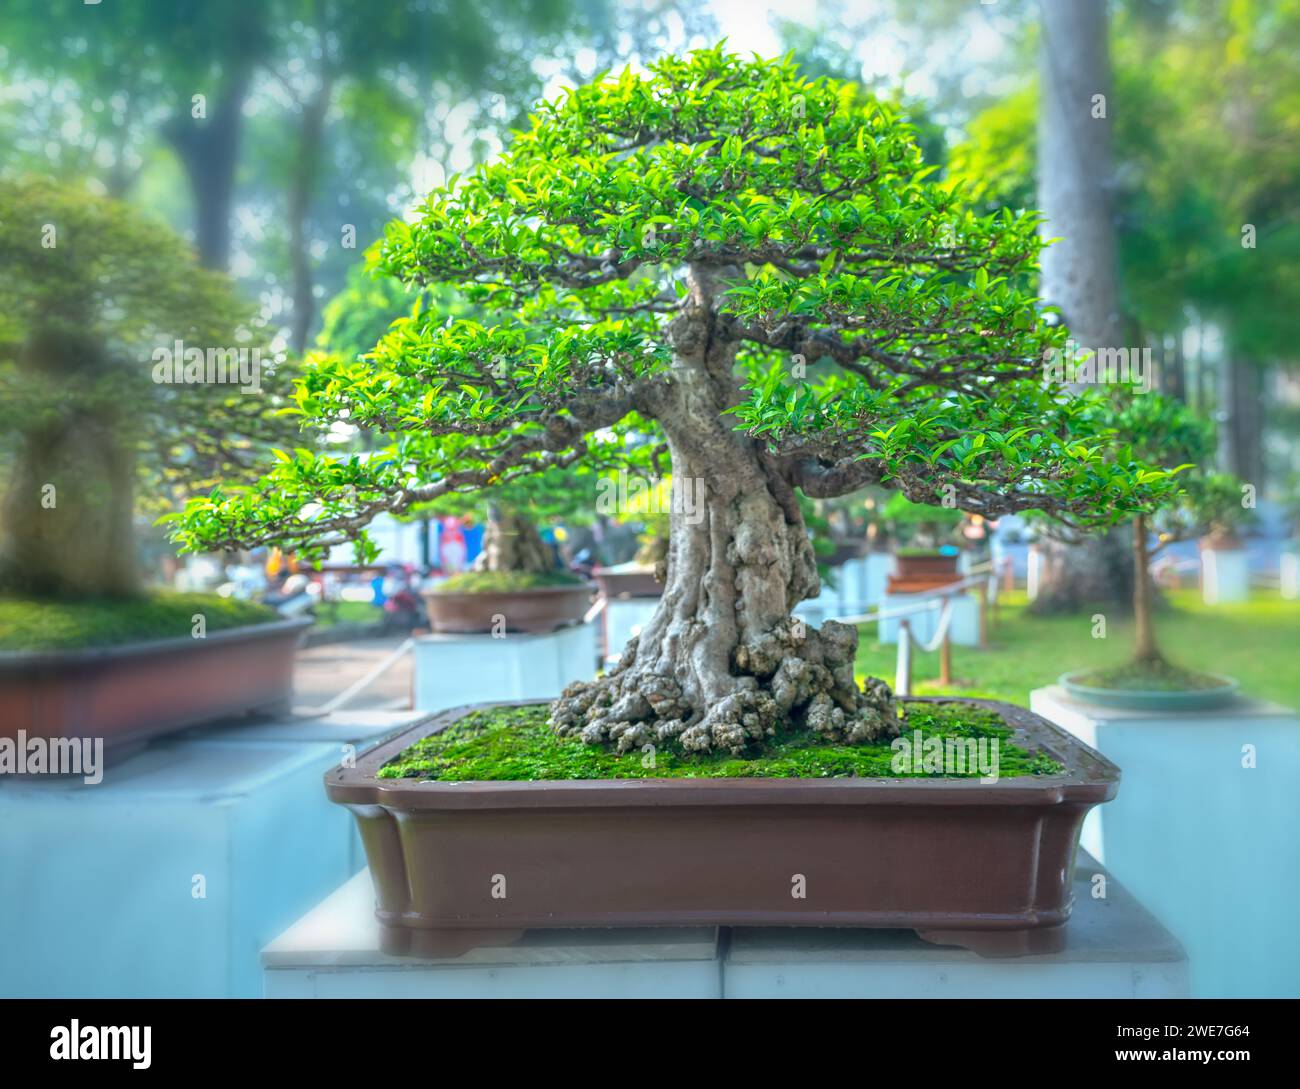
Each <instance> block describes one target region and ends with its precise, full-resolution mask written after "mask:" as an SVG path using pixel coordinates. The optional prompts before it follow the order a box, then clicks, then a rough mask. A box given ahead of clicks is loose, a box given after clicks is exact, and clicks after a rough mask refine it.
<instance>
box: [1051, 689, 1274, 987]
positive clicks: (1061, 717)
mask: <svg viewBox="0 0 1300 1089" xmlns="http://www.w3.org/2000/svg"><path fill="white" fill-rule="evenodd" d="M1030 706H1031V708H1032V709H1033V710H1034V711H1036V712H1037V713H1038V714H1040V715H1043V716H1045V717H1046V718H1048V719H1051V720H1052V721H1053V722H1055V723H1057V724H1058V725H1059V726H1062V727H1064V728H1065V729H1066V730H1069V731H1070V732H1071V733H1072V734H1074V735H1075V736H1076V737H1078V738H1079V739H1080V740H1081V741H1083V742H1084V743H1085V744H1088V745H1091V746H1092V747H1093V748H1095V749H1098V750H1100V751H1101V752H1102V753H1104V754H1105V755H1106V756H1107V757H1108V758H1109V759H1111V760H1112V761H1114V762H1115V763H1116V764H1118V765H1119V767H1120V769H1121V771H1122V772H1123V780H1122V782H1121V784H1120V790H1119V796H1118V797H1117V798H1116V799H1115V800H1114V801H1110V802H1107V803H1106V804H1105V805H1102V806H1098V807H1097V808H1096V809H1094V810H1093V811H1092V812H1091V813H1090V814H1089V815H1088V817H1087V819H1086V821H1085V822H1084V826H1083V837H1082V842H1083V845H1084V847H1086V848H1087V849H1088V850H1089V851H1090V852H1091V853H1092V854H1094V855H1095V856H1096V857H1097V858H1099V859H1100V860H1101V861H1102V862H1104V863H1105V865H1106V866H1107V867H1108V868H1109V869H1110V870H1111V871H1112V872H1113V873H1114V874H1115V876H1116V877H1117V878H1118V879H1119V880H1120V881H1122V882H1124V883H1125V885H1127V886H1128V887H1129V888H1130V889H1131V890H1132V891H1133V893H1134V895H1135V896H1137V897H1138V898H1139V899H1140V900H1141V901H1142V903H1143V904H1144V905H1145V906H1146V907H1148V908H1149V909H1150V910H1151V911H1153V912H1154V913H1155V914H1156V915H1157V916H1158V917H1159V918H1160V920H1161V921H1162V922H1163V923H1164V924H1165V925H1166V926H1168V927H1169V929H1170V930H1172V931H1173V932H1174V934H1176V935H1177V936H1178V938H1179V939H1180V940H1181V941H1182V943H1183V945H1184V946H1185V947H1186V948H1187V953H1188V957H1189V960H1190V964H1191V980H1192V994H1193V995H1194V996H1196V997H1212V998H1225V997H1231V998H1235V997H1252V998H1254V997H1259V998H1263V997H1282V996H1287V997H1297V996H1300V928H1297V926H1296V904H1297V903H1300V835H1297V832H1296V818H1297V812H1298V811H1300V803H1297V800H1296V799H1297V792H1296V784H1297V782H1300V720H1297V717H1296V714H1295V712H1292V711H1287V710H1285V709H1284V708H1281V707H1277V706H1273V705H1269V704H1263V703H1256V702H1250V701H1244V700H1243V701H1242V702H1241V704H1240V705H1239V706H1237V707H1234V708H1229V709H1223V710H1217V711H1201V712H1192V713H1188V712H1183V713H1179V714H1160V713H1156V712H1141V711H1123V710H1115V709H1111V708H1102V707H1094V706H1092V705H1089V704H1083V703H1079V702H1076V701H1074V700H1072V699H1071V698H1070V697H1069V696H1068V695H1067V694H1066V693H1065V692H1064V690H1063V689H1061V688H1059V687H1058V686H1055V685H1053V686H1051V687H1048V688H1040V689H1038V690H1036V691H1035V692H1033V693H1032V695H1031V697H1030ZM1251 762H1253V764H1254V766H1253V767H1251V766H1247V765H1249V764H1250V763H1251Z"/></svg>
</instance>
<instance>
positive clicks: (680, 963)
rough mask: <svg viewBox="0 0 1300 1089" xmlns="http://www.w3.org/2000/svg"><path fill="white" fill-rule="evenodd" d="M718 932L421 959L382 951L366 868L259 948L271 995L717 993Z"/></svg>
mask: <svg viewBox="0 0 1300 1089" xmlns="http://www.w3.org/2000/svg"><path fill="white" fill-rule="evenodd" d="M717 958H718V943H717V930H716V929H715V928H712V927H683V928H676V927H671V928H664V929H623V928H618V927H611V928H606V929H593V930H533V931H529V932H528V933H527V934H525V935H524V937H523V938H522V939H520V940H519V941H518V942H516V943H515V944H514V945H507V946H497V947H491V946H488V947H484V948H480V949H472V950H470V951H469V952H468V953H466V954H464V956H460V957H454V958H447V959H439V960H424V959H419V958H414V957H395V956H390V955H389V954H386V953H381V952H380V951H379V930H378V924H377V923H376V922H375V894H374V888H373V886H372V885H371V882H370V873H369V871H365V872H362V873H359V874H357V875H356V877H354V878H353V879H352V880H350V881H349V882H347V884H345V885H343V887H342V888H340V889H338V890H337V891H336V892H335V893H334V894H333V895H332V896H330V897H329V898H328V899H326V900H325V901H324V902H323V903H321V904H320V905H318V906H317V907H316V908H315V909H313V910H312V911H311V912H310V913H308V914H307V915H305V916H304V917H303V918H301V919H299V920H298V922H296V923H295V924H294V925H293V926H291V927H290V928H289V929H288V930H286V931H285V932H284V933H283V934H281V935H280V936H279V937H278V938H276V939H275V941H273V942H272V943H271V944H270V945H268V946H267V947H266V949H265V950H264V951H263V953H262V963H263V965H264V967H265V976H264V979H265V994H266V997H267V998H719V997H721V993H722V985H721V984H722V981H721V974H720V972H719V970H718V959H717Z"/></svg>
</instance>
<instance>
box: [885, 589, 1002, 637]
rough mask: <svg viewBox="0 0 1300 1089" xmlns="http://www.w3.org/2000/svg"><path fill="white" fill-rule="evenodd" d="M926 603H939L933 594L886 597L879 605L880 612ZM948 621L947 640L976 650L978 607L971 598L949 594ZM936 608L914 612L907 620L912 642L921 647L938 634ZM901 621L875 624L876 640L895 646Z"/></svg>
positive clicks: (890, 595)
mask: <svg viewBox="0 0 1300 1089" xmlns="http://www.w3.org/2000/svg"><path fill="white" fill-rule="evenodd" d="M926 600H935V601H940V600H942V599H941V598H936V597H934V596H933V592H931V593H924V594H886V595H885V596H884V597H883V598H882V599H881V601H880V608H881V610H882V611H888V610H890V609H906V608H908V607H910V606H914V605H917V604H919V603H921V602H923V601H926ZM951 600H952V619H951V620H950V621H949V622H948V639H949V640H950V641H951V643H952V644H953V646H957V647H977V646H979V642H980V606H979V600H978V599H977V598H976V597H975V595H974V594H971V593H967V592H962V593H958V594H953V595H952V597H951ZM939 615H940V610H939V609H938V608H934V609H926V610H924V611H917V612H915V613H912V614H911V615H910V616H908V617H907V618H906V619H907V622H908V626H909V627H910V628H911V629H912V638H913V639H914V640H915V641H917V642H921V643H928V642H929V641H930V640H931V639H933V638H934V636H935V633H936V632H937V631H938V630H939ZM901 619H903V618H902V617H886V618H885V619H884V620H881V621H880V622H879V624H878V627H879V634H877V636H876V638H877V639H878V640H879V641H880V642H882V643H897V642H898V628H899V621H900V620H901Z"/></svg>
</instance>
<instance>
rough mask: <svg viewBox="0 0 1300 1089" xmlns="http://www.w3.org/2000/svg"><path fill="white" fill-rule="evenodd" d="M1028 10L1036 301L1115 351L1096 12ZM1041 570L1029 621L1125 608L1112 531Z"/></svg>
mask: <svg viewBox="0 0 1300 1089" xmlns="http://www.w3.org/2000/svg"><path fill="white" fill-rule="evenodd" d="M1038 11H1039V26H1040V31H1041V33H1040V44H1039V88H1040V89H1039V107H1038V109H1039V113H1038V206H1039V208H1040V209H1041V210H1042V212H1043V214H1044V216H1045V217H1046V218H1045V222H1044V224H1043V234H1044V236H1045V237H1047V238H1059V239H1060V241H1059V242H1055V243H1053V244H1052V245H1051V246H1049V247H1048V248H1047V249H1046V250H1045V251H1044V252H1043V257H1042V277H1041V282H1040V288H1039V293H1040V294H1041V296H1042V299H1043V302H1044V303H1048V304H1052V305H1055V306H1057V307H1059V308H1060V310H1061V316H1062V318H1063V319H1064V322H1065V324H1066V325H1067V326H1069V329H1070V335H1071V337H1072V338H1073V339H1074V340H1075V341H1076V342H1077V343H1078V344H1079V345H1080V346H1081V347H1083V348H1084V349H1087V350H1089V351H1096V350H1097V349H1099V348H1103V347H1120V346H1121V345H1120V343H1119V341H1120V337H1121V325H1120V315H1119V264H1118V258H1117V256H1116V238H1115V222H1114V215H1113V212H1112V209H1111V188H1112V159H1111V146H1110V116H1111V113H1110V111H1111V109H1112V107H1113V103H1112V102H1111V101H1110V90H1111V72H1110V53H1109V49H1108V47H1107V32H1108V26H1107V19H1106V3H1105V0H1070V2H1069V3H1062V2H1061V0H1039V3H1038ZM1097 96H1102V97H1101V98H1100V99H1099V98H1097ZM1133 346H1134V347H1136V345H1133ZM1043 563H1044V566H1043V572H1042V578H1041V580H1040V583H1039V593H1038V597H1037V599H1036V600H1035V601H1034V604H1033V608H1034V611H1036V612H1054V611H1059V610H1074V609H1078V608H1080V607H1082V606H1083V605H1085V604H1102V605H1117V606H1121V607H1124V608H1127V607H1128V605H1129V604H1130V603H1131V601H1132V596H1131V590H1132V574H1133V572H1132V554H1131V549H1130V548H1129V547H1127V544H1126V543H1125V542H1123V541H1122V540H1121V538H1120V537H1119V536H1118V535H1117V534H1116V533H1115V532H1114V531H1112V532H1111V533H1109V534H1103V535H1099V536H1097V537H1094V538H1091V539H1089V540H1088V541H1085V542H1084V543H1083V544H1080V545H1072V546H1067V545H1063V544H1061V543H1060V542H1057V541H1051V540H1049V541H1046V542H1044V549H1043Z"/></svg>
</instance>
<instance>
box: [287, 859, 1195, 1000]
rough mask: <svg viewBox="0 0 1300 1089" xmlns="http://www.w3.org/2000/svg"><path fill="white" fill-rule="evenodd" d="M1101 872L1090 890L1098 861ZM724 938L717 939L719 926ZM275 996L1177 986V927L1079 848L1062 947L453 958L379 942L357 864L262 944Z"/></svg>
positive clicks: (587, 947) (835, 947)
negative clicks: (1024, 953) (996, 955)
mask: <svg viewBox="0 0 1300 1089" xmlns="http://www.w3.org/2000/svg"><path fill="white" fill-rule="evenodd" d="M1099 874H1100V875H1101V876H1102V877H1105V878H1106V883H1105V893H1106V896H1105V899H1095V898H1094V897H1093V895H1092V889H1093V888H1094V887H1097V886H1098V884H1099V883H1098V882H1096V880H1095V876H1096V875H1099ZM719 938H721V940H719ZM262 962H263V964H264V966H265V969H266V971H265V993H266V996H267V997H268V998H308V997H314V998H472V997H488V996H491V997H511V998H516V997H529V998H570V997H572V998H577V997H582V998H623V997H628V998H646V997H669V996H672V997H695V998H767V997H770V998H794V997H816V998H849V997H854V998H857V997H861V998H919V997H930V996H944V997H979V998H1000V997H1031V998H1057V997H1075V996H1079V997H1116V998H1119V997H1122V998H1133V997H1137V998H1179V997H1184V996H1185V995H1186V993H1187V962H1186V958H1185V956H1184V955H1183V952H1182V950H1181V948H1180V947H1179V945H1178V943H1177V941H1175V940H1174V939H1173V937H1172V936H1171V935H1170V934H1169V933H1168V932H1167V931H1166V930H1164V929H1163V928H1162V927H1161V926H1160V924H1159V923H1158V922H1156V920H1155V919H1154V918H1153V917H1152V916H1151V915H1150V914H1149V913H1147V912H1146V911H1144V910H1143V909H1142V907H1141V906H1140V905H1138V904H1137V903H1136V902H1135V901H1134V899H1133V898H1132V897H1131V896H1130V895H1128V894H1127V893H1126V892H1125V891H1124V890H1123V889H1122V888H1120V887H1119V885H1118V884H1117V883H1116V882H1115V881H1114V880H1111V879H1109V877H1108V875H1106V874H1105V871H1103V870H1102V869H1101V868H1100V867H1099V866H1098V865H1097V864H1096V863H1095V861H1094V860H1093V859H1091V858H1089V857H1088V856H1087V855H1086V854H1083V853H1080V855H1079V860H1078V869H1077V872H1076V877H1075V907H1074V914H1073V917H1072V919H1071V921H1070V929H1069V941H1068V945H1067V947H1066V949H1065V951H1064V952H1062V953H1055V954H1052V955H1050V956H1034V957H1022V958H1015V959H1011V960H983V959H981V958H979V957H977V956H975V954H973V953H970V952H968V951H967V950H964V949H955V948H946V947H941V946H935V945H930V944H928V943H927V942H923V941H922V940H921V939H920V938H918V937H916V935H915V934H913V933H912V932H911V931H897V930H855V929H845V928H824V929H823V928H807V929H802V928H783V929H776V928H773V929H747V928H734V929H724V930H722V931H721V934H720V935H719V932H718V931H715V930H714V929H711V928H682V929H667V928H666V929H645V930H640V929H637V930H630V929H629V930H624V929H604V930H555V931H530V932H529V933H527V934H526V935H525V936H524V937H523V939H522V940H521V941H520V942H518V943H517V944H515V945H511V946H502V947H498V948H485V949H476V950H473V951H471V952H469V953H467V954H466V955H465V956H463V957H458V958H455V959H451V960H417V959H414V958H408V957H392V956H387V955H385V954H383V953H380V952H379V950H378V933H377V924H376V923H375V920H374V894H373V891H372V889H371V885H370V880H369V875H368V874H358V875H357V876H356V877H354V878H353V879H352V880H351V881H349V882H348V883H347V884H345V885H344V886H343V887H342V888H340V889H339V890H338V891H337V892H335V893H334V894H333V895H332V896H330V897H329V898H328V899H327V900H325V901H324V902H323V903H322V904H320V905H319V906H318V907H317V908H315V909H314V910H313V911H311V912H310V913H308V914H307V915H306V916H304V917H303V918H302V919H300V920H299V921H298V922H297V923H295V924H294V925H293V926H292V927H290V928H289V929H288V930H287V931H286V932H285V933H284V934H282V935H280V937H278V938H276V940H275V941H274V942H272V943H271V944H270V945H269V946H267V948H266V949H265V950H264V951H263V954H262Z"/></svg>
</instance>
